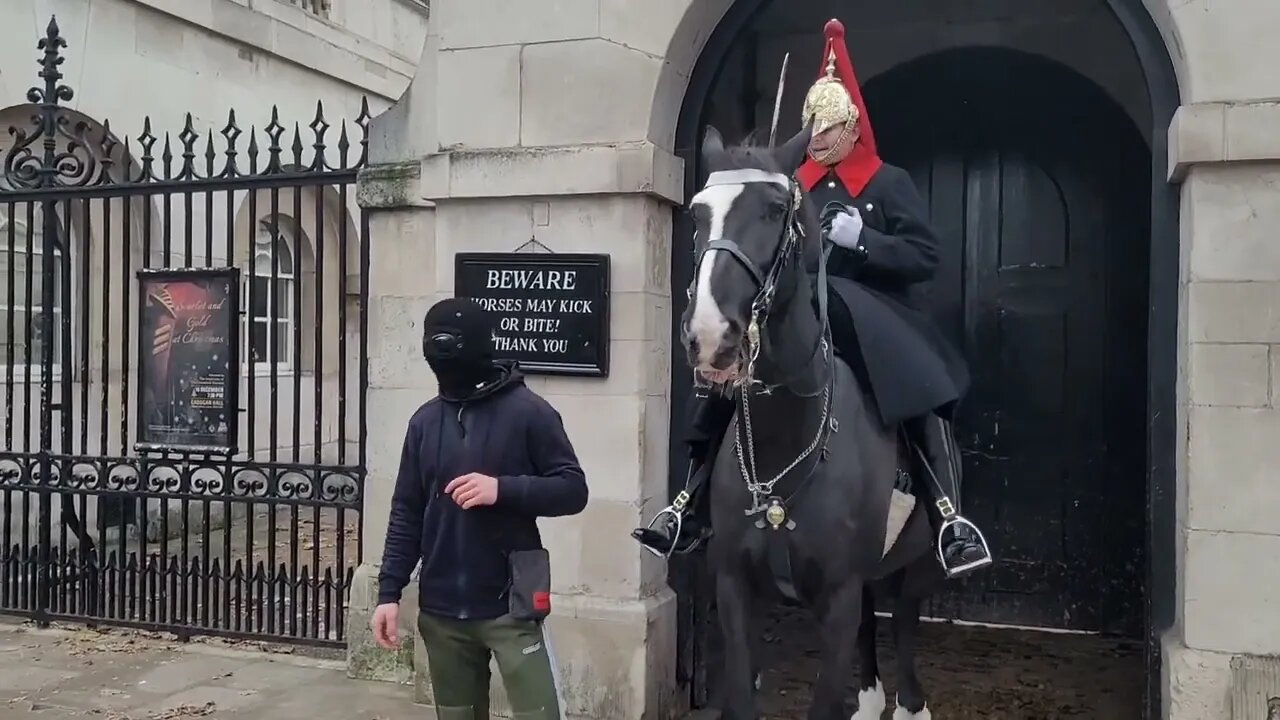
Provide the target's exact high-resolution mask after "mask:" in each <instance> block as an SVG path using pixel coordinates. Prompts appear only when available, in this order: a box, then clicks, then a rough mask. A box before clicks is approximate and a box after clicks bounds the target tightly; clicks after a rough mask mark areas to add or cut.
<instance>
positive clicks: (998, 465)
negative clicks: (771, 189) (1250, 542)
mask: <svg viewBox="0 0 1280 720" xmlns="http://www.w3.org/2000/svg"><path fill="white" fill-rule="evenodd" d="M988 4H989V3H988ZM780 5H781V4H775V3H769V2H767V1H766V0H739V2H737V3H735V4H734V5H733V6H732V7H731V8H730V10H729V12H728V14H727V15H726V16H725V17H724V18H723V19H722V20H721V22H720V24H719V25H718V26H717V28H716V30H715V32H714V33H713V34H712V36H711V38H710V40H709V41H708V43H707V46H706V48H705V49H704V50H703V53H702V55H701V56H700V57H699V60H698V63H697V64H696V65H695V68H694V72H693V74H692V77H691V80H690V86H689V90H688V94H687V95H686V97H685V102H684V106H683V107H682V111H681V117H680V122H679V125H678V127H677V132H676V149H677V151H678V153H679V154H680V156H681V157H682V158H684V159H685V162H686V168H685V170H686V189H687V190H688V191H689V192H692V191H693V189H695V188H696V187H698V186H699V185H700V182H701V180H702V179H703V177H702V175H701V171H700V169H699V168H698V163H697V152H696V150H697V142H698V139H699V138H700V133H701V130H702V128H703V127H704V126H705V125H706V124H707V123H708V122H714V123H716V124H717V125H718V126H721V127H724V126H725V125H729V126H730V128H731V129H730V134H731V135H732V134H735V132H737V131H743V130H748V129H751V128H752V127H755V126H760V125H764V124H766V123H767V120H768V116H769V113H770V111H771V109H772V108H771V106H772V93H773V86H774V83H775V81H776V75H777V67H778V61H779V60H780V58H781V54H782V52H783V51H784V50H789V51H791V53H792V69H793V72H792V74H791V77H790V78H789V82H788V90H787V94H786V96H785V98H784V107H783V122H782V131H781V132H782V134H785V132H786V131H787V130H788V129H794V125H795V120H794V118H792V117H791V116H792V115H794V114H795V112H794V109H795V107H798V104H799V97H800V95H802V94H803V92H804V88H805V87H807V85H808V82H809V81H810V80H811V79H812V73H813V72H814V71H815V70H816V67H817V64H818V62H817V59H816V57H814V56H815V55H816V53H817V52H818V50H817V49H816V48H819V47H821V42H820V39H819V37H820V35H819V31H820V28H821V24H822V21H823V20H825V19H826V18H827V17H831V16H838V17H842V18H843V19H845V20H846V25H850V18H851V17H857V18H858V25H859V27H860V29H862V30H863V31H868V32H869V29H868V27H867V21H866V20H864V18H865V17H866V14H861V13H862V11H865V10H867V9H868V8H873V7H878V5H877V4H876V3H874V2H871V0H863V1H862V2H858V3H854V4H853V6H851V5H850V4H848V3H841V4H839V6H838V7H836V5H835V4H834V3H831V2H825V1H824V0H811V1H810V2H806V3H804V4H800V5H797V4H792V5H791V6H789V7H787V8H785V9H783V10H778V7H779V6H780ZM974 5H984V3H975V4H974ZM991 5H993V4H991ZM1049 5H1050V3H1049V2H1040V1H1039V0H1037V2H1033V3H1028V4H1026V6H1025V8H1020V9H1019V11H1018V12H1017V13H1013V15H1015V16H1016V17H1009V15H1010V13H1008V12H1003V13H997V14H1002V15H1003V17H1002V19H1000V20H993V21H990V22H988V23H987V24H986V25H985V26H983V28H982V29H981V31H979V32H976V33H972V34H971V36H972V37H979V36H981V38H982V39H981V41H978V40H973V41H969V42H966V41H965V40H964V38H965V37H969V36H966V35H965V33H964V32H963V31H959V32H956V31H953V30H952V29H951V27H950V25H948V27H947V28H942V27H941V26H942V22H941V21H934V22H935V23H936V24H937V27H936V28H932V29H931V28H930V27H929V26H928V22H930V21H929V20H928V19H927V16H921V17H917V18H913V21H914V22H915V23H916V28H917V30H918V31H919V32H920V33H922V34H925V35H929V34H930V33H931V32H932V33H933V35H936V36H946V38H947V39H944V40H943V41H940V42H935V47H930V48H927V49H926V50H924V51H922V50H921V48H920V47H912V46H910V44H909V43H906V44H904V43H897V46H896V47H895V43H893V42H888V41H886V42H881V43H879V45H878V47H877V49H876V50H875V51H874V52H860V50H861V47H856V46H852V45H853V43H854V41H853V40H851V51H852V53H853V55H854V62H855V65H857V66H858V68H859V70H860V71H862V79H863V81H864V83H865V87H866V92H867V95H868V103H869V109H870V114H871V117H872V119H873V121H874V122H875V123H876V130H877V135H878V136H879V137H880V138H881V143H882V145H883V146H884V152H885V154H886V156H887V158H888V159H889V160H890V161H892V162H896V163H898V164H901V165H904V166H906V167H908V169H909V170H911V171H912V173H913V176H915V178H916V180H917V183H918V185H919V186H920V187H921V190H922V191H924V192H925V193H926V195H927V196H928V197H929V198H930V202H931V204H932V206H933V210H934V213H935V222H941V223H943V224H949V227H947V228H940V230H942V232H944V234H948V233H949V234H951V235H952V236H953V237H954V238H955V240H954V242H953V244H952V253H953V255H952V256H951V257H950V258H948V265H947V270H946V273H945V277H944V280H943V282H942V287H941V288H940V289H939V290H938V293H939V294H940V295H941V296H942V297H941V298H940V299H941V300H942V301H943V302H942V305H943V309H942V312H943V315H944V317H948V318H949V319H950V323H951V325H952V328H953V332H955V333H956V334H957V335H958V336H960V337H964V335H965V333H966V332H967V333H968V335H969V337H968V339H967V344H968V345H970V346H972V347H978V348H980V349H982V350H983V351H984V352H986V353H989V354H988V355H987V356H985V357H981V358H974V359H972V360H974V361H976V363H979V364H981V368H980V369H979V370H978V372H976V373H975V374H976V375H977V376H978V386H977V387H975V391H974V393H973V394H972V395H971V397H970V401H969V404H968V406H967V407H966V413H967V425H968V427H967V428H966V429H964V430H962V432H964V433H966V434H967V435H968V437H967V440H968V444H969V450H970V452H969V453H968V456H969V457H968V458H967V459H968V464H969V472H970V481H969V485H968V493H969V495H968V496H967V497H966V501H967V503H968V505H969V507H968V511H969V512H970V513H973V514H976V515H979V517H980V519H981V520H982V521H983V523H984V525H985V526H988V527H992V534H993V535H996V536H998V537H999V538H1000V540H999V541H998V542H999V543H1004V545H1002V546H1001V547H999V548H998V549H997V553H999V554H1001V556H1002V557H1003V558H1005V559H1007V560H1009V561H1010V562H1007V563H1004V564H1003V566H1002V567H1000V568H997V569H993V570H992V571H991V572H989V573H988V574H987V576H986V577H984V578H982V579H975V580H972V581H970V582H968V583H966V584H965V586H963V587H962V588H956V590H957V592H953V593H952V594H950V595H949V596H948V597H946V598H945V599H942V600H940V601H939V602H938V603H936V604H935V606H934V608H933V613H934V614H935V615H940V616H944V617H953V618H956V617H958V618H968V619H976V620H984V621H996V622H1004V623H1009V622H1013V623H1022V624H1033V625H1040V626H1050V627H1058V628H1062V627H1066V628H1071V629H1082V630H1090V631H1104V632H1115V633H1123V634H1126V635H1136V636H1140V637H1142V638H1143V639H1145V641H1146V647H1147V657H1146V662H1145V672H1146V686H1147V693H1146V698H1145V702H1143V703H1142V704H1143V705H1145V706H1146V707H1147V708H1148V709H1152V708H1154V709H1158V708H1159V677H1160V670H1159V649H1158V642H1157V641H1156V639H1157V638H1158V637H1159V634H1160V633H1161V632H1162V631H1163V630H1164V629H1165V628H1167V627H1168V626H1169V622H1170V618H1171V617H1172V608H1173V590H1174V585H1173V580H1174V574H1173V571H1172V567H1173V538H1174V533H1173V517H1174V516H1173V498H1174V480H1173V474H1172V473H1173V447H1174V438H1175V431H1174V425H1173V410H1174V401H1175V400H1174V382H1175V379H1176V352H1175V343H1176V331H1175V328H1176V312H1177V294H1176V292H1177V290H1176V288H1177V277H1178V275H1177V258H1178V252H1177V230H1176V228H1177V202H1176V194H1175V193H1174V192H1173V191H1172V189H1171V188H1170V187H1169V186H1167V184H1166V183H1165V177H1166V175H1165V169H1164V164H1165V159H1166V158H1165V152H1166V151H1165V132H1166V129H1167V127H1168V122H1169V119H1170V118H1171V116H1172V112H1173V110H1174V109H1175V108H1176V105H1177V88H1176V83H1175V81H1174V77H1173V72H1172V67H1171V64H1170V60H1169V58H1168V55H1167V52H1166V51H1165V49H1164V46H1163V43H1162V42H1161V40H1160V36H1159V33H1158V32H1157V30H1156V28H1155V27H1154V25H1153V23H1152V21H1151V18H1150V17H1149V16H1148V15H1147V13H1146V11H1145V9H1144V8H1143V7H1142V4H1141V1H1140V0H1097V2H1095V3H1090V5H1096V6H1097V7H1096V8H1094V10H1095V11H1096V12H1095V16H1094V17H1093V18H1091V19H1089V20H1088V21H1087V22H1086V23H1085V24H1084V25H1083V26H1084V27H1086V28H1087V27H1089V25H1088V23H1097V27H1098V28H1099V32H1098V33H1097V35H1098V36H1103V35H1106V36H1109V37H1110V38H1111V45H1110V46H1109V47H1107V48H1103V52H1101V53H1098V52H1097V47H1096V46H1097V44H1098V40H1097V37H1089V40H1088V42H1085V45H1090V43H1092V45H1091V46H1090V47H1089V49H1088V50H1087V52H1089V53H1092V54H1093V55H1095V56H1097V57H1094V58H1093V62H1094V63H1096V64H1095V65H1093V66H1092V67H1085V69H1084V70H1081V69H1080V68H1081V66H1082V65H1087V64H1088V63H1080V62H1076V61H1075V59H1074V58H1070V57H1068V58H1066V60H1067V61H1066V62H1063V58H1061V57H1059V58H1058V60H1059V62H1056V63H1055V62H1050V61H1046V60H1044V59H1042V58H1038V57H1037V55H1042V54H1047V55H1050V56H1053V55H1054V53H1053V52H1045V53H1041V52H1038V48H1037V46H1036V43H1035V42H1033V41H1029V40H1028V39H1027V36H1029V35H1034V34H1035V33H1027V32H1025V30H1026V27H1025V22H1024V21H1025V18H1022V17H1021V14H1022V13H1023V12H1024V10H1025V12H1026V14H1027V15H1028V16H1032V15H1034V14H1035V13H1036V11H1037V7H1039V9H1040V10H1044V9H1045V8H1046V7H1048V6H1049ZM1077 5H1078V4H1077ZM854 6H856V7H854ZM993 6H994V5H993ZM883 12H884V11H883V10H882V9H881V11H880V12H879V13H870V15H871V16H873V17H874V16H875V15H877V14H883ZM889 12H892V11H889ZM904 12H906V11H904ZM780 13H781V15H780ZM786 14H791V15H794V16H796V17H800V16H803V18H805V19H806V20H805V21H804V22H801V21H798V20H797V21H794V22H792V23H790V24H789V22H788V21H787V20H786V19H785V18H784V17H783V15H786ZM916 14H917V15H920V12H919V8H916ZM1046 17H1047V16H1046ZM921 18H926V19H923V20H922V19H921ZM808 20H812V22H808ZM947 20H948V22H949V23H952V24H954V23H955V22H956V18H954V17H951V16H948V17H947ZM1060 20H1061V18H1053V19H1050V20H1047V21H1046V22H1045V23H1044V24H1045V26H1046V27H1051V26H1052V24H1053V22H1058V21H1060ZM1019 22H1023V24H1022V25H1019ZM1104 23H1109V24H1110V25H1109V26H1106V27H1104V26H1103V24H1104ZM961 24H963V21H961ZM975 25H976V23H975ZM993 28H1000V29H993ZM787 33H792V34H793V35H792V38H794V39H795V41H794V42H792V41H790V40H789V39H787V38H785V37H781V36H785V35H787ZM1051 34H1052V33H1051V32H1045V33H1042V35H1044V36H1048V35H1051ZM933 35H930V37H931V39H932V41H937V37H933ZM862 37H864V38H865V37H867V35H865V34H864V35H863V36H862ZM873 44H874V43H873ZM751 45H754V46H755V47H756V50H755V51H752V50H750V49H749V47H750V46H751ZM1050 45H1052V43H1050ZM980 46H984V47H980ZM1010 48H1017V49H1018V50H1021V51H1023V52H1021V53H1018V52H1015V51H1013V50H1011V49H1010ZM1061 50H1062V47H1061V46H1059V47H1058V48H1057V51H1058V54H1059V55H1060V54H1061ZM894 52H897V53H898V54H897V55H894V54H893V53H894ZM876 53H878V54H876ZM1108 53H1109V54H1108ZM868 55H872V57H871V58H870V59H868V57H867V56H868ZM1121 63H1123V64H1124V67H1125V68H1127V71H1128V72H1129V73H1130V74H1131V77H1134V78H1137V82H1133V83H1129V84H1127V85H1125V84H1124V83H1121V84H1120V86H1116V84H1115V83H1110V84H1108V83H1107V82H1100V81H1099V77H1100V73H1099V68H1100V67H1101V68H1107V69H1108V70H1114V69H1115V68H1116V67H1118V66H1120V65H1121ZM868 67H870V68H872V69H873V71H872V72H867V70H866V69H867V68H868ZM797 68H798V70H797ZM1122 74H1123V73H1122ZM1082 75H1091V78H1090V79H1092V81H1093V82H1090V79H1086V78H1085V77H1082ZM979 76H981V77H980V79H978V80H976V81H975V78H978V77H979ZM979 102H980V103H982V104H983V105H984V107H983V108H982V109H980V110H975V109H974V107H973V105H974V104H975V103H979ZM947 103H950V104H951V106H950V107H946V104H947ZM1099 103H1100V104H1099ZM977 130H981V132H973V131H977ZM1118 168H1119V171H1118ZM949 173H950V179H947V178H948V174H949ZM1045 218H1051V220H1044V219H1045ZM689 232H690V230H689V228H688V227H686V226H685V224H684V221H683V218H682V217H681V215H680V213H677V214H676V219H675V235H674V242H675V248H674V250H673V253H672V257H673V270H672V287H675V288H678V287H682V286H684V285H685V284H686V283H687V281H688V279H689V274H688V273H689V272H690V270H691V267H690V265H691V257H690V253H688V252H687V247H688V246H687V244H686V243H687V238H688V235H689ZM970 238H973V239H974V241H973V242H970V241H969V240H970ZM977 238H983V239H984V240H983V241H978V240H977ZM1119 238H1127V239H1128V242H1123V241H1121V240H1120V239H1119ZM1148 278H1149V283H1148V282H1146V280H1147V279H1148ZM1132 279H1136V280H1137V281H1138V282H1137V283H1136V284H1135V283H1129V282H1125V281H1127V280H1132ZM672 297H673V307H672V317H673V340H676V341H678V336H677V335H676V334H675V333H676V332H677V328H675V327H674V325H676V324H678V318H679V314H680V313H681V312H682V310H683V307H682V305H683V300H684V298H683V295H682V294H681V293H673V294H672ZM1088 322H1094V323H1096V324H1094V325H1088ZM1001 353H1003V354H1001ZM993 362H994V363H995V364H994V366H993ZM1010 369H1013V370H1017V371H1020V372H1023V373H1024V375H1023V376H1021V377H1019V376H1017V375H1014V374H1011V372H1010ZM1028 369H1030V372H1029V373H1028V372H1027V371H1028ZM1037 373H1039V374H1040V376H1039V377H1037V376H1036V374H1037ZM1045 380H1052V382H1043V381H1045ZM1020 387H1021V388H1023V389H1022V390H1019V388H1020ZM687 388H688V377H687V369H686V368H684V367H683V366H681V364H679V363H676V364H674V367H673V385H672V398H673V402H672V407H673V427H672V457H673V458H679V457H683V456H684V454H683V448H681V447H680V445H679V433H680V430H681V428H680V426H679V423H680V421H681V417H682V416H681V410H682V409H683V407H684V403H685V402H686V401H687V393H686V392H685V391H686V389H687ZM1026 388H1034V389H1035V390H1036V392H1027V391H1026V390H1025V389H1026ZM1117 389H1118V390H1119V391H1120V392H1115V391H1116V390H1117ZM1090 398H1093V399H1094V400H1095V401H1096V402H1097V403H1103V404H1109V405H1110V406H1113V407H1116V408H1122V411H1121V412H1120V413H1119V415H1118V416H1117V417H1119V418H1122V419H1120V420H1118V421H1117V420H1115V419H1114V418H1113V417H1112V416H1109V415H1107V414H1106V413H1105V412H1102V411H1100V410H1099V409H1096V408H1095V409H1093V410H1090V409H1089V407H1088V402H1089V399H1090ZM1028 428H1036V430H1035V431H1028V430H1027V429H1028ZM1053 437H1057V438H1063V437H1069V438H1070V439H1069V440H1066V441H1060V444H1059V445H1055V444H1054V442H1053V441H1052V440H1050V438H1053ZM1080 445H1083V446H1084V447H1085V448H1087V449H1084V450H1081V451H1080V452H1077V453H1072V452H1070V451H1066V447H1065V446H1070V447H1076V446H1080ZM988 456H990V457H988ZM1046 465H1048V467H1044V468H1043V473H1042V475H1036V472H1037V470H1041V469H1042V466H1046ZM684 469H685V468H684V465H683V463H678V462H676V463H672V484H673V486H675V485H680V484H682V483H683V481H684ZM1120 477H1123V481H1121V480H1119V479H1117V478H1120ZM1028 478H1036V479H1035V480H1031V481H1027V479H1028ZM1046 483H1047V485H1046ZM983 495H986V496H988V497H989V498H995V500H990V499H988V500H986V501H983V500H979V499H977V498H978V497H979V496H983ZM975 504H977V505H980V506H981V507H980V509H975V507H974V506H975ZM1111 511H1115V513H1116V516H1122V517H1123V520H1121V521H1119V522H1116V521H1115V520H1114V519H1112V516H1111V515H1110V514H1108V513H1110V512H1111ZM1117 543H1119V544H1122V545H1124V546H1125V548H1126V550H1125V551H1123V552H1117V551H1116V544H1117ZM697 571H698V567H697V565H696V560H695V561H682V562H678V563H674V564H673V566H672V584H673V586H674V587H676V589H677V591H678V592H680V593H681V597H682V607H681V614H680V621H681V622H680V634H681V645H680V647H681V656H680V660H681V679H682V680H685V681H688V682H689V683H690V686H691V690H692V695H693V699H694V702H695V703H700V702H702V701H705V700H706V698H707V690H708V688H709V687H710V684H711V683H709V682H708V677H709V676H708V674H707V669H708V668H707V659H708V657H713V656H714V647H713V643H714V641H715V638H714V635H715V629H714V611H713V609H712V608H710V607H709V602H708V601H707V600H706V598H705V596H704V595H702V594H700V593H699V592H698V578H699V576H698V572H697ZM1081 586H1086V587H1089V588H1091V589H1093V590H1094V591H1095V592H1094V593H1093V594H1092V595H1091V596H1090V597H1089V598H1088V599H1087V600H1085V599H1083V598H1082V597H1080V596H1079V594H1078V593H1075V594H1073V591H1072V589H1073V588H1079V587H1081Z"/></svg>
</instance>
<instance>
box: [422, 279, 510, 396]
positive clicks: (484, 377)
mask: <svg viewBox="0 0 1280 720" xmlns="http://www.w3.org/2000/svg"><path fill="white" fill-rule="evenodd" d="M422 354H423V355H424V356H425V357H426V359H427V364H428V365H430V366H431V370H432V372H434V373H435V374H436V380H437V381H439V384H440V394H441V395H442V396H444V397H446V398H450V399H458V400H464V399H466V398H468V397H470V396H471V395H472V394H473V393H474V392H475V391H476V389H477V387H479V386H480V385H483V384H484V383H486V382H488V381H489V380H490V379H491V378H492V377H493V375H494V373H495V369H494V365H493V324H492V323H491V322H490V320H489V317H488V315H487V314H485V312H484V310H482V309H481V308H480V306H479V305H477V304H476V303H475V302H473V301H471V300H467V299H464V298H449V299H447V300H441V301H440V302H438V303H436V304H435V305H433V306H432V307H431V309H430V310H428V311H427V317H426V319H425V320H424V321H423V335H422Z"/></svg>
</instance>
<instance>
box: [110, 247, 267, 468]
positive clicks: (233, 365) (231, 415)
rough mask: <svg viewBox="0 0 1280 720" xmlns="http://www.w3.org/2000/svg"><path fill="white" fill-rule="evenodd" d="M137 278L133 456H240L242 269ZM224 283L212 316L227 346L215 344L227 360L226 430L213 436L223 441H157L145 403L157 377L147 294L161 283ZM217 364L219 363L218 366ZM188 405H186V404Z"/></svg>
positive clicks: (152, 271) (148, 272)
mask: <svg viewBox="0 0 1280 720" xmlns="http://www.w3.org/2000/svg"><path fill="white" fill-rule="evenodd" d="M136 275H137V278H138V338H137V339H138V389H137V403H138V406H137V417H136V419H135V432H136V433H137V434H136V440H135V442H134V444H133V449H134V450H135V451H137V452H142V453H147V452H166V453H167V452H181V453H187V454H193V455H221V456H226V457H231V456H233V455H235V454H236V453H237V452H239V441H240V320H241V317H240V315H241V312H242V310H241V307H240V269H239V268H235V267H220V268H143V269H140V270H138V271H137V272H136ZM220 280H225V281H226V283H227V290H226V296H225V303H224V305H223V307H222V308H221V309H220V310H219V311H218V312H217V313H215V314H214V315H216V316H218V317H221V318H224V319H225V328H226V335H225V337H226V339H227V340H226V343H225V344H219V346H218V347H219V348H221V349H222V350H223V352H224V357H225V358H226V373H225V376H224V377H223V382H222V388H221V390H222V397H223V402H222V409H223V412H224V414H225V423H226V425H225V430H220V431H219V432H218V433H217V437H219V438H220V439H221V442H216V441H215V442H206V443H181V442H175V441H171V440H169V441H161V440H156V439H154V438H153V437H152V435H151V433H150V431H149V418H150V416H151V414H152V411H153V410H154V409H155V406H156V405H155V403H154V402H148V398H147V392H148V390H154V389H155V388H152V387H151V384H152V382H153V381H154V380H155V377H154V376H153V375H151V374H150V373H151V372H152V371H153V370H154V367H153V366H152V364H151V363H149V362H148V359H149V358H150V357H151V356H152V355H151V352H150V351H151V350H152V348H153V346H154V342H155V332H156V330H157V329H158V323H155V322H154V320H152V319H151V318H150V317H149V315H148V313H147V300H148V298H149V297H150V295H151V293H150V292H149V287H150V286H151V285H153V284H159V283H184V282H185V283H190V282H192V281H195V282H203V281H214V282H217V281H220ZM220 364H221V363H219V365H220ZM188 405H189V403H188Z"/></svg>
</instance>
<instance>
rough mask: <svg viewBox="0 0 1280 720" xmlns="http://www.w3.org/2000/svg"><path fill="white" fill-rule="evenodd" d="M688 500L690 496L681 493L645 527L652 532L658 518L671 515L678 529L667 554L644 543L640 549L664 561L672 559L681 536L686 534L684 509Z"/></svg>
mask: <svg viewBox="0 0 1280 720" xmlns="http://www.w3.org/2000/svg"><path fill="white" fill-rule="evenodd" d="M688 498H689V494H688V493H686V492H684V491H681V492H680V494H679V495H677V496H676V499H675V500H674V501H673V502H672V503H671V504H670V505H668V506H666V507H664V508H662V509H661V510H659V511H658V513H657V514H656V515H654V516H653V519H652V520H650V521H649V524H648V525H646V526H645V529H646V530H652V529H653V526H654V525H655V524H657V522H658V518H661V517H662V516H663V515H670V516H671V517H672V518H674V519H675V524H676V527H675V530H674V531H673V532H672V533H671V545H670V546H669V547H668V548H667V551H666V552H665V553H661V552H658V551H657V550H654V549H653V548H651V547H649V546H648V545H645V544H644V543H640V547H642V548H644V549H645V550H648V551H649V552H651V553H653V554H654V555H656V556H657V557H660V558H663V559H670V558H671V554H672V553H674V552H675V550H676V545H677V544H678V543H679V542H680V535H681V533H683V532H684V509H685V506H686V505H687V504H688V502H689V499H688Z"/></svg>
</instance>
